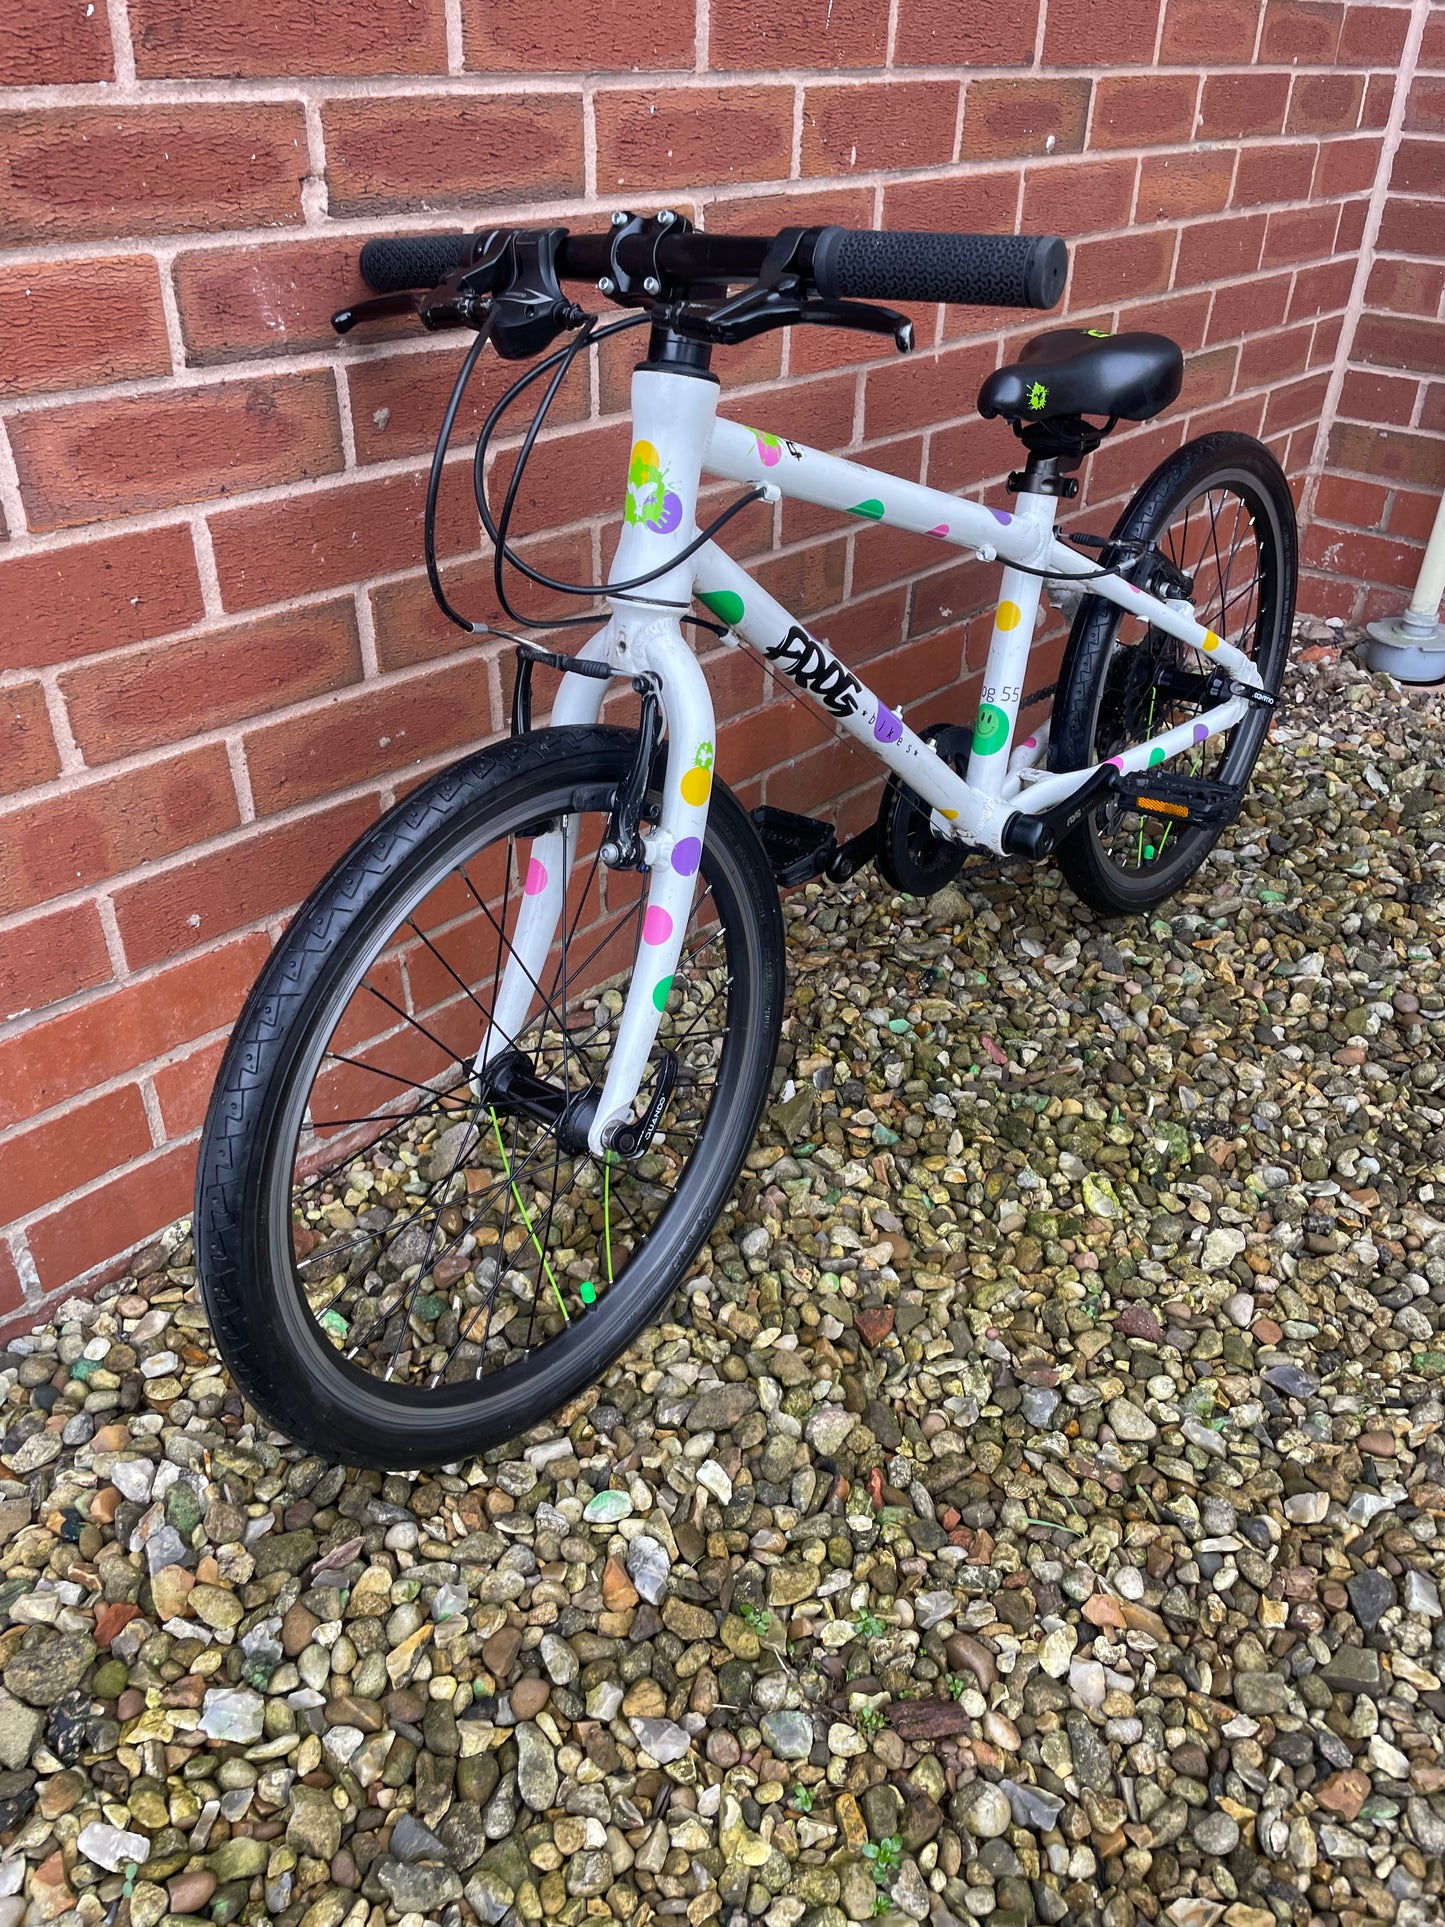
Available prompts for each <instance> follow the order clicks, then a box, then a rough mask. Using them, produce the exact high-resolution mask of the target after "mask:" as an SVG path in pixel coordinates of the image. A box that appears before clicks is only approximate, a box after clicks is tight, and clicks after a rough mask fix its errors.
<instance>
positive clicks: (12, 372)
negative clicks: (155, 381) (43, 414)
mask: <svg viewBox="0 0 1445 1927" xmlns="http://www.w3.org/2000/svg"><path fill="white" fill-rule="evenodd" d="M97 316H104V325H103V326H102V327H97V326H96V318H97ZM170 371H171V351H170V346H169V343H168V342H167V340H166V321H165V315H164V313H163V311H162V309H161V290H160V280H159V277H158V275H157V273H156V264H155V262H154V261H153V260H152V259H151V258H150V256H149V255H122V256H118V257H117V258H115V259H114V260H109V261H34V262H32V263H31V264H30V265H29V266H28V267H12V268H4V269H0V397H13V396H16V395H35V394H42V393H44V392H46V391H47V390H50V389H56V388H89V387H92V386H94V385H97V384H98V383H100V382H105V381H125V380H129V379H133V378H134V377H136V376H141V375H163V374H164V375H168V374H169V373H170Z"/></svg>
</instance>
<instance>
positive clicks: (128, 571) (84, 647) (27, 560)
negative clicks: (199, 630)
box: [0, 528, 205, 671]
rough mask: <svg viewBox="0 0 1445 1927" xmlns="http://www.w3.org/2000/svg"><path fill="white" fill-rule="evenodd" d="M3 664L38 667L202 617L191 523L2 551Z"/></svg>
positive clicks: (6, 667)
mask: <svg viewBox="0 0 1445 1927" xmlns="http://www.w3.org/2000/svg"><path fill="white" fill-rule="evenodd" d="M0 607H3V608H4V609H5V611H6V617H7V620H6V622H5V623H4V625H3V626H0V671H4V670H11V669H40V668H43V667H45V666H46V665H47V664H48V663H54V662H65V661H67V660H69V658H71V657H72V656H83V655H88V654H90V653H91V652H92V651H93V650H97V649H115V648H118V647H120V646H121V645H122V644H123V643H127V642H140V641H143V640H144V639H145V638H146V637H148V636H159V635H165V634H166V633H168V632H169V631H170V630H173V629H184V628H185V627H186V626H187V625H188V624H190V623H192V622H197V621H199V619H200V617H201V614H202V612H203V610H204V607H205V605H204V603H203V602H202V599H201V583H200V577H199V576H198V575H197V573H196V555H195V549H194V546H193V545H192V542H191V532H190V530H189V529H184V528H182V529H151V530H148V531H147V532H146V533H145V534H144V535H124V536H113V537H110V538H108V539H107V540H104V541H98V542H79V543H77V542H72V543H69V544H67V545H66V546H65V547H63V548H54V549H41V550H37V551H34V552H32V553H31V554H29V555H22V556H14V557H11V558H10V559H8V560H7V559H6V558H5V557H4V553H3V549H0Z"/></svg>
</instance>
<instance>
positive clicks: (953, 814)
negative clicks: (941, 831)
mask: <svg viewBox="0 0 1445 1927" xmlns="http://www.w3.org/2000/svg"><path fill="white" fill-rule="evenodd" d="M938 814H939V815H940V816H946V817H947V818H948V820H949V822H950V823H956V822H957V821H958V811H957V810H940V811H939V812H938Z"/></svg>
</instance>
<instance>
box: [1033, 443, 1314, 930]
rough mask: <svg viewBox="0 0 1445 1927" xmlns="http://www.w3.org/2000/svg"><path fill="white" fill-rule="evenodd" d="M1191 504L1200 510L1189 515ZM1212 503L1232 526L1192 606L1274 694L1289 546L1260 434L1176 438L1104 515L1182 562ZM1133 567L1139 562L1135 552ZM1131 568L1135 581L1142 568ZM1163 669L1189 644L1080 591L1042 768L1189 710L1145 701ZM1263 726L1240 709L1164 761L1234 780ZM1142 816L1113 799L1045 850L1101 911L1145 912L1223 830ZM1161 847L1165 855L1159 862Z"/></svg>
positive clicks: (1196, 575) (1281, 654) (1205, 567)
mask: <svg viewBox="0 0 1445 1927" xmlns="http://www.w3.org/2000/svg"><path fill="white" fill-rule="evenodd" d="M1200 503H1203V504H1204V508H1203V510H1202V511H1201V520H1200V521H1199V522H1192V518H1193V515H1194V510H1195V506H1196V505H1198V504H1200ZM1211 505H1214V506H1215V509H1216V520H1215V523H1214V530H1215V533H1216V535H1217V531H1218V528H1219V521H1218V519H1217V509H1218V507H1219V506H1223V507H1224V509H1225V512H1226V514H1227V515H1228V516H1229V517H1230V518H1231V521H1230V527H1229V529H1228V530H1227V531H1226V541H1229V540H1230V539H1231V537H1232V538H1233V546H1232V547H1230V549H1229V553H1228V557H1227V558H1226V557H1225V556H1224V555H1222V554H1221V552H1220V550H1219V547H1218V545H1217V541H1216V543H1215V546H1214V547H1213V549H1212V551H1211V550H1210V547H1209V545H1208V543H1206V544H1204V546H1203V549H1202V552H1201V559H1200V560H1199V561H1198V563H1197V566H1193V567H1192V570H1191V572H1192V574H1193V580H1194V584H1195V598H1196V599H1195V610H1196V614H1197V616H1198V618H1199V620H1200V621H1201V622H1202V623H1205V624H1206V625H1207V626H1209V627H1211V628H1213V629H1214V630H1216V632H1217V633H1218V634H1219V635H1221V636H1222V637H1223V638H1224V640H1225V641H1226V642H1230V643H1233V644H1234V645H1235V646H1236V647H1237V648H1240V649H1242V650H1243V651H1244V652H1245V654H1246V655H1248V656H1250V657H1252V658H1253V660H1254V662H1255V664H1256V665H1257V667H1258V669H1259V673H1260V679H1261V681H1262V682H1263V684H1264V686H1265V688H1266V689H1268V690H1269V691H1270V692H1271V693H1273V694H1278V691H1279V688H1280V684H1281V681H1282V680H1283V677H1284V670H1285V664H1286V662H1287V660H1288V657H1289V645H1290V631H1291V627H1292V624H1293V620H1294V604H1295V588H1296V581H1297V573H1298V562H1297V547H1298V544H1297V536H1296V529H1295V512H1294V501H1293V498H1292V497H1291V495H1290V492H1289V484H1288V482H1287V481H1286V479H1285V475H1284V471H1283V470H1282V469H1281V468H1280V466H1279V463H1278V462H1277V461H1276V460H1275V459H1274V457H1273V455H1271V454H1270V452H1269V450H1268V449H1267V448H1265V447H1264V445H1263V444H1262V443H1260V442H1257V441H1255V440H1254V439H1253V438H1252V437H1250V436H1248V435H1236V434H1219V435H1203V436H1201V437H1200V438H1199V439H1198V440H1197V441H1192V442H1187V443H1186V444H1185V445H1184V447H1183V448H1181V449H1179V450H1178V451H1177V452H1176V453H1175V454H1173V455H1171V456H1169V457H1168V459H1167V460H1166V461H1163V462H1161V463H1160V465H1159V467H1158V468H1156V469H1155V471H1154V473H1153V474H1152V475H1151V476H1150V477H1149V479H1148V480H1147V481H1146V482H1145V483H1144V485H1143V487H1142V488H1141V489H1140V490H1139V491H1138V493H1137V494H1136V495H1135V497H1134V499H1133V500H1132V501H1131V502H1130V504H1129V506H1128V508H1127V509H1125V511H1124V513H1123V515H1122V516H1121V517H1120V519H1119V521H1118V522H1117V523H1116V525H1115V527H1114V531H1113V539H1114V540H1116V541H1131V542H1145V543H1151V544H1154V545H1156V546H1158V547H1159V548H1160V549H1161V551H1162V552H1163V553H1164V554H1165V555H1167V556H1169V557H1170V558H1171V560H1173V561H1175V562H1179V563H1181V564H1183V563H1185V562H1186V561H1192V548H1193V546H1194V545H1197V544H1198V543H1199V541H1200V534H1201V530H1202V528H1203V517H1204V516H1207V515H1208V514H1209V513H1210V511H1211ZM1191 526H1192V531H1193V533H1192V538H1191ZM1241 549H1242V550H1243V551H1244V554H1245V556H1246V564H1245V565H1244V566H1247V558H1248V555H1249V553H1250V551H1251V550H1252V552H1253V554H1254V556H1255V557H1257V559H1258V570H1257V582H1256V585H1255V587H1254V591H1253V593H1250V592H1249V591H1248V590H1247V589H1246V590H1244V591H1241V590H1240V588H1239V586H1238V581H1237V580H1236V579H1235V578H1234V577H1233V575H1232V568H1233V566H1234V565H1235V564H1236V563H1237V562H1239V559H1240V553H1241ZM1226 560H1227V562H1228V564H1229V566H1226ZM1143 566H1144V567H1146V568H1147V566H1148V559H1147V558H1146V559H1145V564H1144V565H1143ZM1221 578H1222V579H1221ZM1133 579H1134V580H1135V581H1138V582H1140V583H1141V584H1142V583H1144V582H1145V581H1146V578H1145V576H1144V575H1143V574H1139V575H1136V576H1134V578H1133ZM1241 579H1243V578H1241ZM1140 631H1142V634H1141V633H1139V632H1140ZM1175 666H1179V667H1190V668H1197V667H1198V666H1199V661H1198V658H1196V657H1195V656H1194V652H1193V651H1192V650H1189V649H1187V648H1186V647H1185V646H1184V645H1183V644H1181V643H1177V642H1175V641H1173V639H1172V638H1170V637H1168V636H1165V635H1163V634H1162V632H1160V631H1158V630H1154V629H1149V628H1147V627H1146V626H1145V625H1143V624H1141V623H1139V622H1138V620H1137V619H1136V618H1134V617H1131V616H1128V615H1127V614H1126V612H1125V611H1124V610H1122V609H1120V608H1118V607H1117V606H1116V605H1115V604H1114V603H1111V602H1106V601H1104V600H1103V599H1102V598H1101V597H1099V596H1086V597H1085V598H1084V600H1083V602H1082V603H1081V604H1080V607H1079V610H1078V613H1077V614H1076V615H1075V617H1074V622H1073V627H1072V628H1071V630H1070V632H1069V641H1068V646H1067V648H1066V649H1065V652H1064V661H1063V667H1062V669H1061V671H1060V675H1059V687H1058V695H1057V698H1056V700H1055V703H1054V714H1053V727H1052V731H1051V735H1050V742H1049V767H1050V769H1053V770H1071V769H1083V768H1085V767H1086V766H1088V765H1090V764H1093V763H1098V762H1102V761H1103V760H1104V759H1105V758H1106V757H1108V756H1110V755H1112V754H1114V753H1116V751H1117V750H1118V749H1119V748H1121V747H1122V746H1123V745H1124V744H1125V743H1126V742H1141V741H1144V740H1146V739H1147V737H1149V736H1151V735H1155V734H1157V733H1159V731H1160V730H1161V729H1162V728H1163V727H1164V726H1165V725H1166V723H1169V722H1179V721H1182V720H1185V719H1187V717H1188V716H1189V715H1190V714H1194V713H1197V711H1198V709H1199V707H1201V705H1199V704H1193V705H1190V704H1189V703H1188V702H1187V701H1186V702H1181V701H1179V700H1175V699H1172V698H1171V699H1167V700H1166V701H1165V702H1163V703H1162V704H1159V705H1157V706H1156V704H1155V702H1154V700H1153V695H1152V693H1151V692H1152V686H1153V680H1154V678H1155V677H1156V676H1157V674H1158V673H1159V671H1160V669H1162V668H1166V667H1175ZM1145 698H1148V699H1149V700H1148V706H1147V714H1145V713H1144V712H1145ZM1268 728H1269V712H1268V711H1267V710H1263V709H1252V710H1251V711H1250V712H1249V713H1248V714H1247V715H1246V716H1245V717H1244V719H1243V720H1242V721H1241V722H1239V723H1237V724H1236V725H1235V727H1234V728H1233V729H1232V730H1229V731H1226V732H1225V734H1224V735H1222V736H1220V737H1217V738H1211V739H1210V741H1209V742H1208V743H1207V744H1204V745H1202V746H1201V749H1200V750H1199V751H1198V752H1191V756H1190V759H1189V763H1187V764H1186V763H1184V762H1182V761H1180V760H1178V759H1176V763H1175V768H1176V769H1177V770H1178V771H1179V773H1181V774H1191V775H1198V776H1201V777H1205V778H1208V779H1210V780H1215V781H1220V782H1224V783H1231V784H1236V783H1237V784H1244V783H1246V782H1247V781H1248V780H1249V776H1250V773H1251V772H1252V770H1253V768H1254V765H1255V760H1256V758H1257V757H1258V755H1259V752H1260V748H1261V746H1262V744H1263V742H1264V738H1265V734H1266V732H1267V730H1268ZM1165 767H1166V768H1168V767H1169V766H1168V765H1165ZM1149 822H1150V819H1145V818H1143V817H1140V816H1139V815H1138V814H1137V813H1130V812H1129V811H1128V810H1126V809H1125V808H1124V807H1123V806H1122V805H1121V804H1120V803H1119V802H1118V801H1117V800H1111V801H1108V802H1106V803H1104V804H1101V805H1100V807H1099V808H1098V809H1097V810H1095V811H1094V812H1092V814H1090V815H1089V816H1086V817H1085V818H1084V820H1083V822H1081V823H1080V824H1079V825H1078V827H1077V828H1076V829H1074V830H1073V831H1072V832H1071V833H1070V834H1069V835H1068V836H1067V837H1066V838H1065V839H1064V840H1063V841H1062V842H1061V843H1060V844H1059V846H1058V850H1057V852H1056V855H1057V858H1058V863H1059V868H1060V870H1061V871H1062V872H1063V876H1064V880H1065V882H1066V883H1067V884H1068V885H1069V887H1070V889H1072V890H1073V892H1074V893H1075V895H1076V896H1078V897H1080V898H1082V900H1083V901H1084V902H1085V903H1087V904H1089V905H1091V906H1092V907H1093V908H1094V909H1096V910H1100V911H1103V912H1104V913H1105V914H1106V915H1127V914H1131V913H1132V914H1136V915H1137V914H1138V913H1140V912H1142V911H1147V910H1152V909H1154V908H1156V907H1157V906H1158V905H1159V904H1161V903H1164V902H1166V901H1167V900H1168V898H1170V897H1171V896H1173V895H1174V893H1175V892H1176V891H1177V890H1178V889H1179V888H1180V887H1181V886H1182V885H1183V884H1184V883H1185V882H1186V881H1187V880H1188V878H1189V877H1191V876H1192V875H1193V874H1194V872H1195V871H1196V870H1197V869H1198V868H1199V866H1200V864H1201V863H1203V861H1204V859H1205V858H1206V857H1207V856H1208V855H1209V852H1210V851H1211V850H1212V849H1213V848H1214V845H1215V844H1216V843H1217V842H1218V840H1219V838H1220V836H1221V835H1222V834H1223V832H1222V830H1221V829H1218V828H1212V827H1207V826H1203V825H1197V824H1196V825H1191V826H1189V827H1187V828H1186V829H1185V830H1184V831H1183V832H1182V834H1178V833H1177V825H1173V824H1169V823H1167V822H1162V821H1160V822H1157V823H1154V824H1153V827H1152V829H1151V828H1150V827H1148V825H1149ZM1136 825H1137V828H1136V827H1135V826H1136ZM1150 838H1152V839H1153V840H1147V839H1150ZM1171 843H1172V847H1171ZM1133 848H1137V850H1138V861H1137V863H1135V864H1134V865H1133V866H1132V867H1131V866H1130V864H1129V863H1128V862H1127V861H1126V860H1121V853H1122V854H1123V856H1124V857H1127V854H1128V852H1129V851H1130V850H1131V849H1133ZM1166 848H1169V849H1170V854H1169V856H1168V858H1167V860H1162V859H1163V858H1164V851H1165V849H1166ZM1146 851H1147V852H1148V856H1147V859H1146V857H1145V852H1146Z"/></svg>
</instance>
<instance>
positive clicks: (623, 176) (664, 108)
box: [595, 86, 793, 194]
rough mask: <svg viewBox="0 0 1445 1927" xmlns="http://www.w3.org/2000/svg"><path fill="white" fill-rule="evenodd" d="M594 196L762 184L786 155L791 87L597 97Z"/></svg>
mask: <svg viewBox="0 0 1445 1927" xmlns="http://www.w3.org/2000/svg"><path fill="white" fill-rule="evenodd" d="M595 111H596V117H597V191H598V192H599V193H600V194H610V193H611V192H612V190H613V189H614V188H619V187H621V188H630V189H633V190H641V191H643V192H650V191H651V190H652V189H654V188H657V189H666V188H669V187H692V186H711V185H714V184H717V183H720V182H724V181H769V180H774V179H776V178H778V177H779V176H786V175H787V173H788V171H789V162H790V160H791V156H792V142H793V90H792V88H791V87H754V86H723V87H689V88H685V89H684V88H669V87H650V88H634V89H629V90H627V91H625V92H623V91H617V92H611V91H608V92H604V93H599V94H598V95H597V96H596V102H595Z"/></svg>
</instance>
